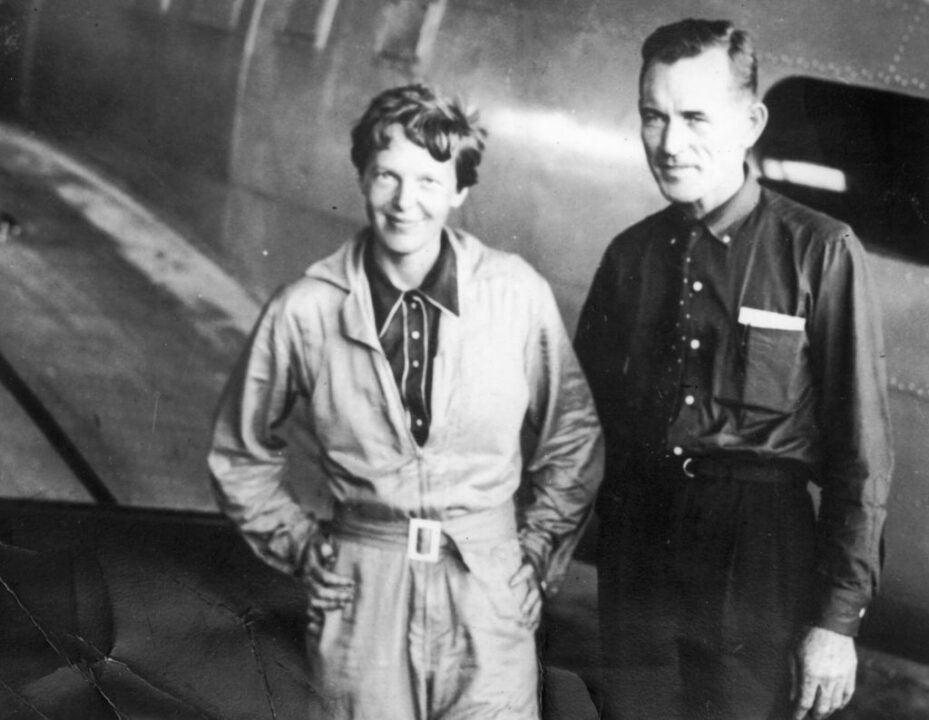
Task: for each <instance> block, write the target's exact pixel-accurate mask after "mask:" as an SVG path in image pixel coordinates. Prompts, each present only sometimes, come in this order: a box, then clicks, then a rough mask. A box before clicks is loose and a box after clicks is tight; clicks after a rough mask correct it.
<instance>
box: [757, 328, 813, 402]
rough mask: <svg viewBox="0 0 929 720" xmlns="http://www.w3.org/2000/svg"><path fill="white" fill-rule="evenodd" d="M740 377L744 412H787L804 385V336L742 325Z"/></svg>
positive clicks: (796, 399) (800, 393)
mask: <svg viewBox="0 0 929 720" xmlns="http://www.w3.org/2000/svg"><path fill="white" fill-rule="evenodd" d="M741 330H742V337H743V342H742V349H743V353H744V354H743V359H744V375H743V385H742V403H743V405H745V406H746V408H747V409H761V410H770V411H774V412H779V413H785V412H790V411H791V410H793V409H794V408H795V407H796V406H797V403H798V401H799V400H800V398H801V397H802V395H803V391H804V389H805V387H806V385H807V384H808V383H807V382H806V380H805V379H806V374H807V368H806V362H805V354H806V347H807V340H806V333H805V332H804V330H802V329H784V328H771V327H757V326H754V325H743V326H742V327H741Z"/></svg>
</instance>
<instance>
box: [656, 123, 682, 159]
mask: <svg viewBox="0 0 929 720" xmlns="http://www.w3.org/2000/svg"><path fill="white" fill-rule="evenodd" d="M685 142H686V129H685V128H684V127H683V125H682V124H681V123H680V122H678V121H676V120H674V119H671V120H668V122H667V123H666V124H665V126H664V132H663V133H662V134H661V149H662V151H664V153H665V154H666V155H672V156H673V155H678V154H680V152H681V150H683V149H684V144H685Z"/></svg>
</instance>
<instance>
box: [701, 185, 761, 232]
mask: <svg viewBox="0 0 929 720" xmlns="http://www.w3.org/2000/svg"><path fill="white" fill-rule="evenodd" d="M760 195H761V186H760V185H759V184H758V180H757V179H756V178H755V176H754V175H753V174H752V173H751V172H746V174H745V182H743V183H742V187H740V188H739V189H738V191H737V192H736V194H735V195H733V196H732V197H731V198H729V199H728V200H726V202H724V203H723V204H722V205H720V206H719V207H718V208H716V209H714V210H711V211H710V212H708V213H707V214H706V215H705V216H704V218H703V224H704V225H705V226H706V229H707V230H709V231H710V234H711V235H712V236H713V237H715V238H716V239H717V240H722V239H723V238H725V237H726V236H727V235H732V231H733V230H734V229H735V225H737V224H738V223H740V222H741V221H742V220H744V219H745V218H746V217H748V214H749V213H750V212H751V211H752V210H754V209H755V206H756V205H757V204H758V198H759V196H760Z"/></svg>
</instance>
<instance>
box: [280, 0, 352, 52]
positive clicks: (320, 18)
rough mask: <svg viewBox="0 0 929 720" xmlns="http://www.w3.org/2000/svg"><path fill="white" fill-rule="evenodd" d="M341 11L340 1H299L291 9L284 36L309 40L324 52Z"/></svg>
mask: <svg viewBox="0 0 929 720" xmlns="http://www.w3.org/2000/svg"><path fill="white" fill-rule="evenodd" d="M338 9H339V0H297V2H295V3H294V4H293V5H292V6H291V8H290V15H289V16H288V18H287V25H286V27H285V28H284V35H287V36H289V37H294V38H298V39H305V40H309V41H310V42H312V43H313V47H314V48H315V49H316V50H324V49H325V47H326V43H328V42H329V34H330V33H331V32H332V25H333V22H334V20H335V14H336V11H337V10H338Z"/></svg>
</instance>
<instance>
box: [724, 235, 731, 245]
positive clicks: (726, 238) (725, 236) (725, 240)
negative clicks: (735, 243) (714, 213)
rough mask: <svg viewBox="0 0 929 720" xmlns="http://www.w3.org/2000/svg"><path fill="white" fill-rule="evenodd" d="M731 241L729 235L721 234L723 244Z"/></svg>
mask: <svg viewBox="0 0 929 720" xmlns="http://www.w3.org/2000/svg"><path fill="white" fill-rule="evenodd" d="M731 242H732V238H731V237H729V236H728V235H723V244H724V245H728V244H729V243H731Z"/></svg>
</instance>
